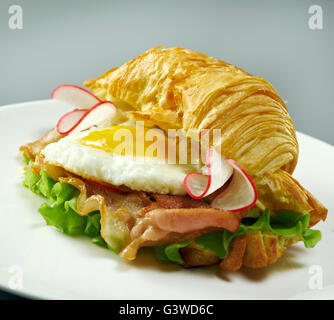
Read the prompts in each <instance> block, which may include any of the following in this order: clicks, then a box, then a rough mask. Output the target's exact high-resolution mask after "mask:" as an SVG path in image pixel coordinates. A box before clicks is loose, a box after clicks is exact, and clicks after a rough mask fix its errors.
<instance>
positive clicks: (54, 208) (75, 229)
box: [23, 170, 107, 247]
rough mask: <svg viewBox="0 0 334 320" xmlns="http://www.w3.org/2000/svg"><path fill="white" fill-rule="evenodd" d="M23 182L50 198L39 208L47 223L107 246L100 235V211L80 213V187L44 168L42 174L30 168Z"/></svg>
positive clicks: (62, 230) (36, 192) (33, 190)
mask: <svg viewBox="0 0 334 320" xmlns="http://www.w3.org/2000/svg"><path fill="white" fill-rule="evenodd" d="M23 185H24V186H25V187H26V188H28V189H30V190H31V191H32V192H34V193H35V194H38V195H40V196H43V197H45V198H47V200H48V202H46V203H43V204H42V205H41V206H40V207H39V209H38V212H39V213H40V214H41V215H42V217H43V218H44V220H45V222H46V224H47V225H51V226H54V227H56V228H57V229H58V230H60V231H61V232H63V233H65V234H69V235H86V236H89V237H90V238H91V240H92V242H93V243H95V244H97V245H100V246H103V247H107V245H106V243H105V241H104V240H103V239H102V238H101V236H100V230H101V225H100V219H101V215H100V213H99V211H94V212H91V213H90V214H88V215H87V216H81V215H79V214H78V213H77V199H78V195H79V190H77V189H76V188H75V187H73V186H72V185H70V184H67V183H60V182H57V181H55V180H54V179H52V178H51V177H50V176H49V174H48V173H47V172H46V171H41V172H40V176H39V175H38V174H36V173H35V172H33V171H30V170H28V171H26V172H25V178H24V181H23Z"/></svg>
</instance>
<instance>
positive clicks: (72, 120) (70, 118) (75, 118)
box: [57, 109, 87, 134]
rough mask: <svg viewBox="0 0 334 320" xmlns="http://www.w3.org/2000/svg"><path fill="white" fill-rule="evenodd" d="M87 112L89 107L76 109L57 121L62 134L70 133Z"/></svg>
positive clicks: (58, 129)
mask: <svg viewBox="0 0 334 320" xmlns="http://www.w3.org/2000/svg"><path fill="white" fill-rule="evenodd" d="M86 113H87V109H75V110H73V111H71V112H68V113H66V114H64V115H63V116H62V117H61V118H60V119H59V121H58V123H57V131H58V133H60V134H68V133H70V132H71V131H72V130H73V129H74V128H75V127H76V126H77V125H78V124H79V121H80V119H81V118H82V117H83V116H84V115H85V114H86Z"/></svg>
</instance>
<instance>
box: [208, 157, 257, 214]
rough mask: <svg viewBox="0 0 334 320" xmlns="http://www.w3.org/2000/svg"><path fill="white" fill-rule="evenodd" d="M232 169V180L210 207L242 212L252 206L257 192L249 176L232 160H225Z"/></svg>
mask: <svg viewBox="0 0 334 320" xmlns="http://www.w3.org/2000/svg"><path fill="white" fill-rule="evenodd" d="M226 161H228V162H229V163H230V164H231V166H232V167H233V169H234V172H233V176H232V180H231V182H230V183H229V185H228V186H227V188H226V189H224V191H223V192H222V193H220V194H219V195H217V196H216V197H215V198H214V199H213V200H212V202H211V206H212V207H213V208H217V209H224V210H228V211H242V210H246V209H248V208H250V207H251V206H253V205H254V204H255V202H256V200H257V190H256V187H255V185H254V183H253V181H252V179H251V178H250V177H249V175H248V174H247V173H246V172H245V170H244V169H242V168H241V167H240V166H239V165H238V164H237V163H236V162H235V161H234V160H232V159H226Z"/></svg>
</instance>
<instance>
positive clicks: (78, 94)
mask: <svg viewBox="0 0 334 320" xmlns="http://www.w3.org/2000/svg"><path fill="white" fill-rule="evenodd" d="M51 97H52V99H56V100H59V101H62V102H64V103H66V104H68V105H70V106H73V107H80V108H86V109H89V108H91V107H93V106H95V105H96V104H97V103H99V102H101V100H100V99H99V98H98V97H96V96H94V95H93V94H92V93H91V92H89V91H87V90H85V89H83V88H80V87H78V86H75V85H72V84H63V85H61V86H59V87H57V88H56V89H54V90H53V92H52V94H51Z"/></svg>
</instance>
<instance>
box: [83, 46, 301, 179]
mask: <svg viewBox="0 0 334 320" xmlns="http://www.w3.org/2000/svg"><path fill="white" fill-rule="evenodd" d="M85 86H86V87H88V88H89V89H91V90H92V91H93V92H94V93H95V94H96V95H97V96H99V97H100V98H102V99H103V100H111V99H112V98H118V99H121V100H122V101H125V102H126V103H128V104H129V105H131V106H132V107H134V108H135V109H136V111H134V112H132V114H131V117H132V118H134V119H137V120H139V119H140V120H146V121H148V120H150V121H152V123H153V124H156V125H158V126H160V127H162V128H163V129H166V128H183V129H184V130H185V132H189V131H190V130H192V131H199V130H201V129H221V130H222V133H223V135H222V139H221V141H220V144H221V150H222V153H223V154H224V155H225V156H226V157H230V158H232V159H234V160H236V161H237V162H239V163H240V164H241V165H242V166H243V167H244V168H245V169H246V170H247V172H248V173H250V174H251V175H252V176H258V175H262V174H264V173H271V172H274V171H276V170H277V169H279V168H283V169H284V170H286V171H287V172H289V173H292V172H293V170H294V168H295V166H296V163H297V158H298V143H297V139H296V133H295V127H294V124H293V122H292V120H291V118H290V116H289V114H288V112H287V109H286V107H285V104H284V101H283V100H282V99H281V98H280V96H279V95H278V93H277V92H276V91H275V89H274V88H273V86H272V85H271V84H270V83H269V82H267V81H265V80H263V79H262V78H257V77H254V76H252V75H250V74H249V73H247V72H245V71H244V70H242V69H240V68H238V67H236V66H233V65H231V64H228V63H226V62H223V61H221V60H217V59H214V58H211V57H208V56H206V55H204V54H201V53H197V52H194V51H191V50H189V49H183V48H170V49H160V48H153V49H151V50H149V51H147V52H145V53H143V54H141V55H140V56H138V57H136V58H135V59H133V60H131V61H129V62H127V63H125V64H124V65H122V66H121V67H119V68H114V69H111V70H109V71H107V72H106V73H105V74H103V75H102V76H100V77H99V78H97V79H96V80H87V81H86V82H85Z"/></svg>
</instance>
